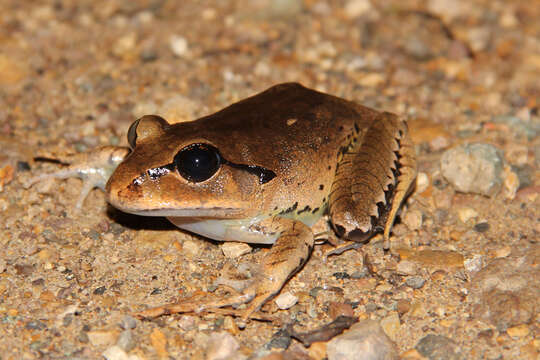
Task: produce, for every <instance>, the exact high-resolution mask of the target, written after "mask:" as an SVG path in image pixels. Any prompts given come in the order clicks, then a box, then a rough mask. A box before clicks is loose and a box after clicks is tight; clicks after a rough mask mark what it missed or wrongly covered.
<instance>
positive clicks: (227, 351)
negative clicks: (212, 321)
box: [206, 331, 240, 360]
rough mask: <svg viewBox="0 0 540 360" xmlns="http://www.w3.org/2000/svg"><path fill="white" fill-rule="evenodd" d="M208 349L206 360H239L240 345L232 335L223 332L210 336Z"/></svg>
mask: <svg viewBox="0 0 540 360" xmlns="http://www.w3.org/2000/svg"><path fill="white" fill-rule="evenodd" d="M206 349H207V350H206V360H226V359H237V358H239V354H237V352H238V349H240V344H238V341H237V340H236V339H235V338H234V337H233V336H232V335H231V334H229V333H228V332H226V331H223V332H219V333H212V334H210V338H209V339H208V343H207V348H206Z"/></svg>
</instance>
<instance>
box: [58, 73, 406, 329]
mask: <svg viewBox="0 0 540 360" xmlns="http://www.w3.org/2000/svg"><path fill="white" fill-rule="evenodd" d="M129 133H130V134H129V135H128V136H129V138H130V140H131V142H132V151H131V153H130V154H129V155H128V156H127V157H126V158H125V159H124V160H123V162H121V163H120V164H119V165H118V167H117V168H116V170H115V171H114V173H113V174H112V176H111V177H110V179H109V181H108V183H107V186H106V192H107V195H108V200H109V202H110V203H111V204H112V205H113V206H115V207H117V208H119V209H121V210H123V211H126V212H131V213H136V214H141V215H150V216H166V217H167V218H169V219H170V220H171V221H172V222H173V223H175V224H176V225H177V226H179V227H181V228H184V229H188V230H190V231H194V232H198V233H200V234H204V235H206V236H209V237H213V238H216V239H220V240H233V241H234V240H236V241H245V242H260V243H273V246H272V248H271V249H270V251H269V252H268V254H267V255H266V256H265V258H264V259H263V261H262V263H261V264H259V269H258V271H256V272H255V275H254V276H253V279H252V281H251V282H250V283H249V284H248V285H246V287H245V288H244V289H243V291H242V293H241V294H239V295H234V296H227V297H224V298H219V299H214V300H210V301H204V302H199V301H191V302H190V301H183V302H181V303H178V304H171V305H166V306H163V307H159V308H155V309H150V310H147V311H144V312H142V313H139V315H140V316H143V317H151V316H158V315H162V314H169V313H173V312H185V311H202V310H209V309H212V308H215V307H221V306H228V305H233V304H239V303H249V306H248V307H247V309H246V310H245V311H244V313H243V318H244V319H246V318H248V317H249V316H250V315H251V314H252V313H253V312H255V311H257V310H258V309H259V308H260V307H261V306H262V304H264V302H266V301H267V300H268V299H269V298H271V297H272V296H274V295H275V294H277V293H278V292H279V291H280V289H281V288H282V286H283V284H284V283H285V282H286V281H287V279H288V278H289V277H290V276H292V275H293V274H294V273H295V272H296V271H298V270H299V269H300V268H301V267H302V265H303V264H304V263H305V261H306V260H307V258H308V257H309V254H310V252H311V249H312V247H313V244H314V236H313V232H312V230H311V228H310V227H311V226H312V225H313V223H314V222H315V221H316V220H317V219H318V218H320V217H321V216H322V215H323V214H324V213H327V214H328V215H329V219H330V222H331V224H332V226H333V227H334V229H335V230H336V233H337V234H338V236H340V237H343V238H345V239H350V240H354V241H363V240H364V239H366V238H367V237H369V236H371V235H372V234H374V233H375V232H378V231H383V232H384V238H385V241H388V238H389V234H390V229H391V227H392V224H393V221H394V218H395V216H396V213H397V210H398V209H399V207H400V205H401V203H402V202H403V199H404V198H405V196H406V195H407V193H408V192H409V191H410V190H411V188H412V184H413V182H414V179H415V176H416V163H415V157H414V149H413V147H412V143H411V141H410V137H409V135H408V132H407V126H406V124H405V122H404V121H402V120H400V119H399V118H398V117H397V116H395V115H393V114H390V113H380V112H378V111H375V110H372V109H369V108H366V107H363V106H360V105H357V104H355V103H353V102H350V101H347V100H344V99H340V98H337V97H334V96H331V95H327V94H323V93H320V92H317V91H314V90H310V89H307V88H305V87H303V86H301V85H299V84H295V83H288V84H280V85H276V86H274V87H272V88H270V89H268V90H266V91H264V92H262V93H260V94H258V95H255V96H253V97H250V98H247V99H245V100H243V101H240V102H238V103H236V104H233V105H231V106H229V107H227V108H225V109H223V110H221V111H219V112H217V113H215V114H213V115H210V116H207V117H204V118H201V119H199V120H196V121H193V122H187V123H179V124H175V125H169V124H168V123H167V122H166V121H165V120H163V119H161V118H159V117H157V116H145V117H143V118H141V119H139V120H138V121H137V122H136V123H134V125H132V127H131V128H130V131H129ZM197 143H203V144H208V145H211V146H214V147H215V148H217V149H218V150H219V152H220V154H221V156H222V157H223V158H224V159H226V160H227V163H224V164H222V165H221V167H220V168H219V170H218V171H217V172H216V173H215V174H214V175H213V176H212V177H211V178H209V179H208V180H205V181H202V182H192V181H188V180H186V179H184V178H183V177H182V176H181V175H180V173H179V172H178V171H175V170H174V169H173V168H170V167H169V168H168V169H172V170H171V171H166V172H164V173H163V174H162V175H160V176H157V177H152V176H150V174H151V172H152V171H153V170H152V169H164V168H166V166H167V164H172V163H173V159H174V157H175V155H176V154H177V153H178V152H179V151H180V150H182V149H183V148H185V147H186V146H188V145H190V144H197ZM111 149H113V150H114V149H115V148H110V147H109V148H106V150H97V151H94V153H95V154H100V153H101V152H102V153H104V154H110V153H111V151H112V150H111ZM116 153H119V151H118V150H116ZM93 156H98V155H93ZM99 156H101V157H103V158H106V156H105V155H103V154H101V155H99ZM230 163H235V164H242V165H243V166H257V167H260V168H264V169H267V170H269V171H271V172H273V174H275V177H273V178H271V179H266V180H265V181H261V178H260V177H259V176H257V175H254V174H252V173H250V172H248V171H246V169H245V167H244V168H238V167H236V166H231V165H230ZM87 167H88V166H87V164H73V165H71V166H70V168H69V171H71V172H72V173H73V175H78V174H77V169H81V168H87ZM149 170H150V171H149ZM69 171H68V172H69ZM65 174H66V172H65V171H64V172H63V173H62V176H57V175H55V174H52V175H51V176H57V177H65ZM96 182H97V181H96ZM101 182H103V179H101ZM225 230H226V231H225Z"/></svg>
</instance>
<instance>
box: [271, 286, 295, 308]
mask: <svg viewBox="0 0 540 360" xmlns="http://www.w3.org/2000/svg"><path fill="white" fill-rule="evenodd" d="M274 302H275V303H276V305H277V307H278V308H280V309H281V310H287V309H289V308H291V307H292V306H294V305H295V304H296V303H297V302H298V297H297V296H294V295H293V294H291V293H290V292H289V291H286V292H284V293H282V294H279V296H278V297H276V299H275V300H274Z"/></svg>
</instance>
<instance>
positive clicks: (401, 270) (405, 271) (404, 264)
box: [396, 260, 418, 275]
mask: <svg viewBox="0 0 540 360" xmlns="http://www.w3.org/2000/svg"><path fill="white" fill-rule="evenodd" d="M396 271H397V273H398V274H400V275H416V273H417V271H418V270H417V266H416V264H415V263H413V262H412V261H408V260H402V261H400V262H398V263H397V266H396Z"/></svg>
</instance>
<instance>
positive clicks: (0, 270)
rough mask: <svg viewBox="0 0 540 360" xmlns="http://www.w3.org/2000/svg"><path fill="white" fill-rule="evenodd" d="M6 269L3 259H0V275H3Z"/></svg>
mask: <svg viewBox="0 0 540 360" xmlns="http://www.w3.org/2000/svg"><path fill="white" fill-rule="evenodd" d="M6 268H7V262H6V260H5V259H0V273H3V272H4V271H6Z"/></svg>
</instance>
